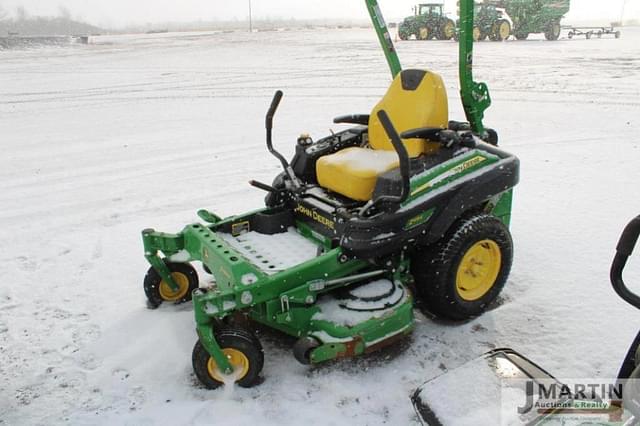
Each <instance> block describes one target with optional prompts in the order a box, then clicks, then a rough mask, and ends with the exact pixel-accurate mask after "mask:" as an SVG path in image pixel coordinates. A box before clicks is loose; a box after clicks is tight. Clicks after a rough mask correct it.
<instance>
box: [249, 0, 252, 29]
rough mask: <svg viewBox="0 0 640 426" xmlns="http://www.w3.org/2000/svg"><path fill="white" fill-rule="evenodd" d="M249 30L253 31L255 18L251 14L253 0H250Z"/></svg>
mask: <svg viewBox="0 0 640 426" xmlns="http://www.w3.org/2000/svg"><path fill="white" fill-rule="evenodd" d="M249 32H250V33H252V32H253V18H252V16H251V0H249Z"/></svg>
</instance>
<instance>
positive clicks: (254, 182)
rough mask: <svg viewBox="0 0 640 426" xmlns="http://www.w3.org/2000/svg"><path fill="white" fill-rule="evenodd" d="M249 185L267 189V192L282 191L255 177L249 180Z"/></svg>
mask: <svg viewBox="0 0 640 426" xmlns="http://www.w3.org/2000/svg"><path fill="white" fill-rule="evenodd" d="M249 185H251V186H254V187H256V188H258V189H262V190H263V191H267V192H273V193H276V192H280V191H279V190H277V189H275V188H274V187H273V186H271V185H267V184H266V183H262V182H259V181H257V180H253V179H251V180H250V181H249Z"/></svg>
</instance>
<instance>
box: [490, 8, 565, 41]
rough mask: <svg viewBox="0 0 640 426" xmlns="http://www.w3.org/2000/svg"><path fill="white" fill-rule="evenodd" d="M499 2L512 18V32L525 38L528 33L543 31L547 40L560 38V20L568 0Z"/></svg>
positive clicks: (517, 37) (517, 36)
mask: <svg viewBox="0 0 640 426" xmlns="http://www.w3.org/2000/svg"><path fill="white" fill-rule="evenodd" d="M500 3H502V4H503V7H504V8H505V10H506V11H507V13H508V14H509V16H510V17H511V19H513V34H514V36H515V37H516V39H518V40H526V39H527V37H529V34H534V33H544V36H545V38H546V39H547V40H550V41H555V40H558V38H560V33H561V31H562V27H561V26H560V21H561V20H562V18H563V17H564V15H566V14H567V13H568V12H569V9H570V0H503V1H501V2H500Z"/></svg>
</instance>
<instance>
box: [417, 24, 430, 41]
mask: <svg viewBox="0 0 640 426" xmlns="http://www.w3.org/2000/svg"><path fill="white" fill-rule="evenodd" d="M429 38H431V31H429V28H428V27H420V29H419V30H418V36H417V39H418V40H429Z"/></svg>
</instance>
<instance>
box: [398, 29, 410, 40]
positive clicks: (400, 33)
mask: <svg viewBox="0 0 640 426" xmlns="http://www.w3.org/2000/svg"><path fill="white" fill-rule="evenodd" d="M409 35H410V34H409V33H408V32H407V31H406V30H405V29H404V28H402V27H401V28H398V37H400V40H409Z"/></svg>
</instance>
